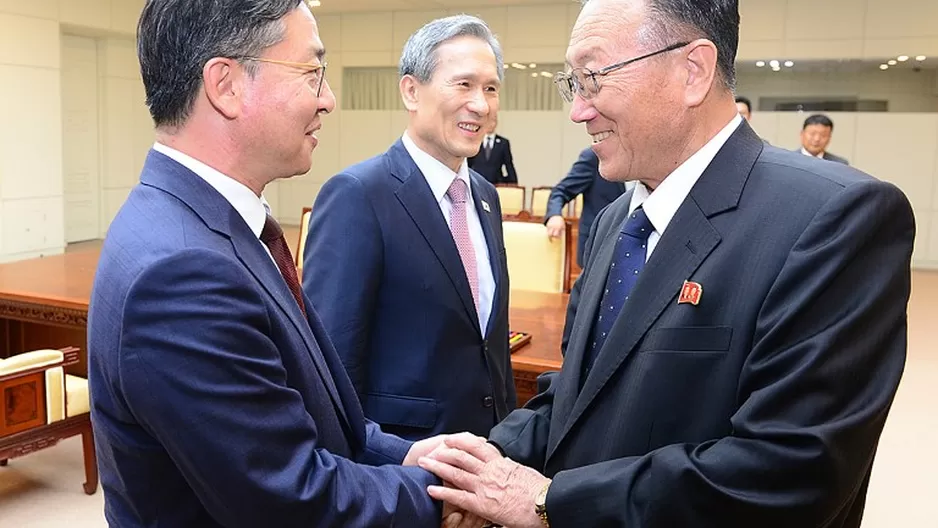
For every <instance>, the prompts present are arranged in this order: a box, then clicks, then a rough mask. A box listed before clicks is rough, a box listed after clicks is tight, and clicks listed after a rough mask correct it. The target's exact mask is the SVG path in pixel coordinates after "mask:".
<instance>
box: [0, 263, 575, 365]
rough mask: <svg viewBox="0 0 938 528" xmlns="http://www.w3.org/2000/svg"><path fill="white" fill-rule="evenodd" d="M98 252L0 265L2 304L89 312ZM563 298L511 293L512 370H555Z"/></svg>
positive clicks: (564, 309)
mask: <svg viewBox="0 0 938 528" xmlns="http://www.w3.org/2000/svg"><path fill="white" fill-rule="evenodd" d="M99 255H100V250H99V248H98V247H93V246H92V247H90V248H88V249H85V250H81V251H75V252H68V253H65V254H62V255H54V256H49V257H43V258H37V259H31V260H24V261H20V262H11V263H6V264H0V300H5V301H12V302H19V303H29V304H37V305H42V306H54V307H61V308H70V309H73V310H79V311H85V312H87V310H88V302H89V299H90V298H91V286H92V283H93V281H94V274H95V270H96V268H97V264H98V256H99ZM568 297H569V296H568V295H567V294H563V293H540V292H532V291H524V290H513V291H512V292H511V294H510V308H509V310H510V315H509V323H510V325H511V330H513V331H516V332H525V333H527V334H531V341H530V342H529V343H528V344H526V345H525V346H523V347H521V348H520V349H518V350H517V351H516V352H515V353H514V354H513V355H512V363H513V364H514V366H515V368H516V369H518V368H520V369H522V370H526V371H529V372H544V371H547V370H559V369H560V365H561V358H560V339H561V334H562V332H563V324H564V317H565V315H566V308H567V299H568Z"/></svg>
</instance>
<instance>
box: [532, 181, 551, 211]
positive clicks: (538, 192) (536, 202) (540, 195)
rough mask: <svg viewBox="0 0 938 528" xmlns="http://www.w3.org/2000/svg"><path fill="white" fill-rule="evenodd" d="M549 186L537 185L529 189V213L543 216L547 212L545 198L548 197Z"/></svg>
mask: <svg viewBox="0 0 938 528" xmlns="http://www.w3.org/2000/svg"><path fill="white" fill-rule="evenodd" d="M551 190H552V189H551V188H549V187H538V188H536V189H533V190H532V191H531V215H533V216H544V215H546V214H547V200H548V199H549V198H550V191H551Z"/></svg>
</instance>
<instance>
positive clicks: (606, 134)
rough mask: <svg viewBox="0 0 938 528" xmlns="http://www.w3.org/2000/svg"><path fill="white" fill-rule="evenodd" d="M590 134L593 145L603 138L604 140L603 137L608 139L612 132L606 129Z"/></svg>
mask: <svg viewBox="0 0 938 528" xmlns="http://www.w3.org/2000/svg"><path fill="white" fill-rule="evenodd" d="M590 135H591V136H592V137H593V144H594V145H595V144H597V143H600V142H601V141H603V140H605V139H608V138H610V137H612V132H610V131H608V130H607V131H605V132H599V133H596V134H590Z"/></svg>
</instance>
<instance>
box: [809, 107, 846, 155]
mask: <svg viewBox="0 0 938 528" xmlns="http://www.w3.org/2000/svg"><path fill="white" fill-rule="evenodd" d="M833 132H834V122H833V121H831V119H830V118H829V117H827V116H826V115H822V114H814V115H813V116H811V117H809V118H807V119H805V120H804V126H802V127H801V153H802V154H804V155H805V156H814V157H815V158H820V159H824V160H827V161H833V162H836V163H843V164H844V165H849V164H850V163H848V162H847V160H846V159H845V158H842V157H840V156H837V155H835V154H831V153H830V152H828V151H827V145H828V144H830V142H831V134H833Z"/></svg>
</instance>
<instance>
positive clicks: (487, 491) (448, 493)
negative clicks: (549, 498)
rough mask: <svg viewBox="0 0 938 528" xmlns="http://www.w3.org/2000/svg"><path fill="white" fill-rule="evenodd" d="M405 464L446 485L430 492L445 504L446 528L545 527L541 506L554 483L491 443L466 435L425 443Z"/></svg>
mask: <svg viewBox="0 0 938 528" xmlns="http://www.w3.org/2000/svg"><path fill="white" fill-rule="evenodd" d="M404 465H405V466H407V465H418V466H420V467H421V468H423V469H425V470H427V471H429V472H431V473H433V474H435V475H436V476H437V477H439V478H440V479H441V480H442V481H443V482H444V484H445V485H444V486H430V487H429V488H428V489H427V491H428V492H429V494H430V496H431V497H433V498H434V499H437V500H440V501H443V524H442V525H443V527H444V528H478V527H480V526H504V527H506V528H541V527H543V526H545V523H544V522H543V521H542V520H541V518H540V516H539V515H538V513H537V506H536V504H538V503H540V504H541V505H543V497H544V495H545V493H546V490H547V486H548V485H549V484H550V482H551V480H550V479H549V478H547V477H545V476H543V475H541V474H540V473H538V472H537V471H535V470H533V469H531V468H529V467H526V466H523V465H521V464H518V463H517V462H514V461H512V460H511V459H509V458H507V457H504V456H502V454H501V453H500V452H499V450H498V449H497V448H496V447H495V446H494V445H492V444H490V443H488V442H487V441H486V439H485V438H482V437H478V436H475V435H473V434H470V433H460V434H455V435H439V436H435V437H433V438H428V439H426V440H421V441H419V442H416V443H414V445H413V447H412V448H411V449H410V451H409V452H408V453H407V457H406V458H405V459H404ZM539 497H540V500H539Z"/></svg>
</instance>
